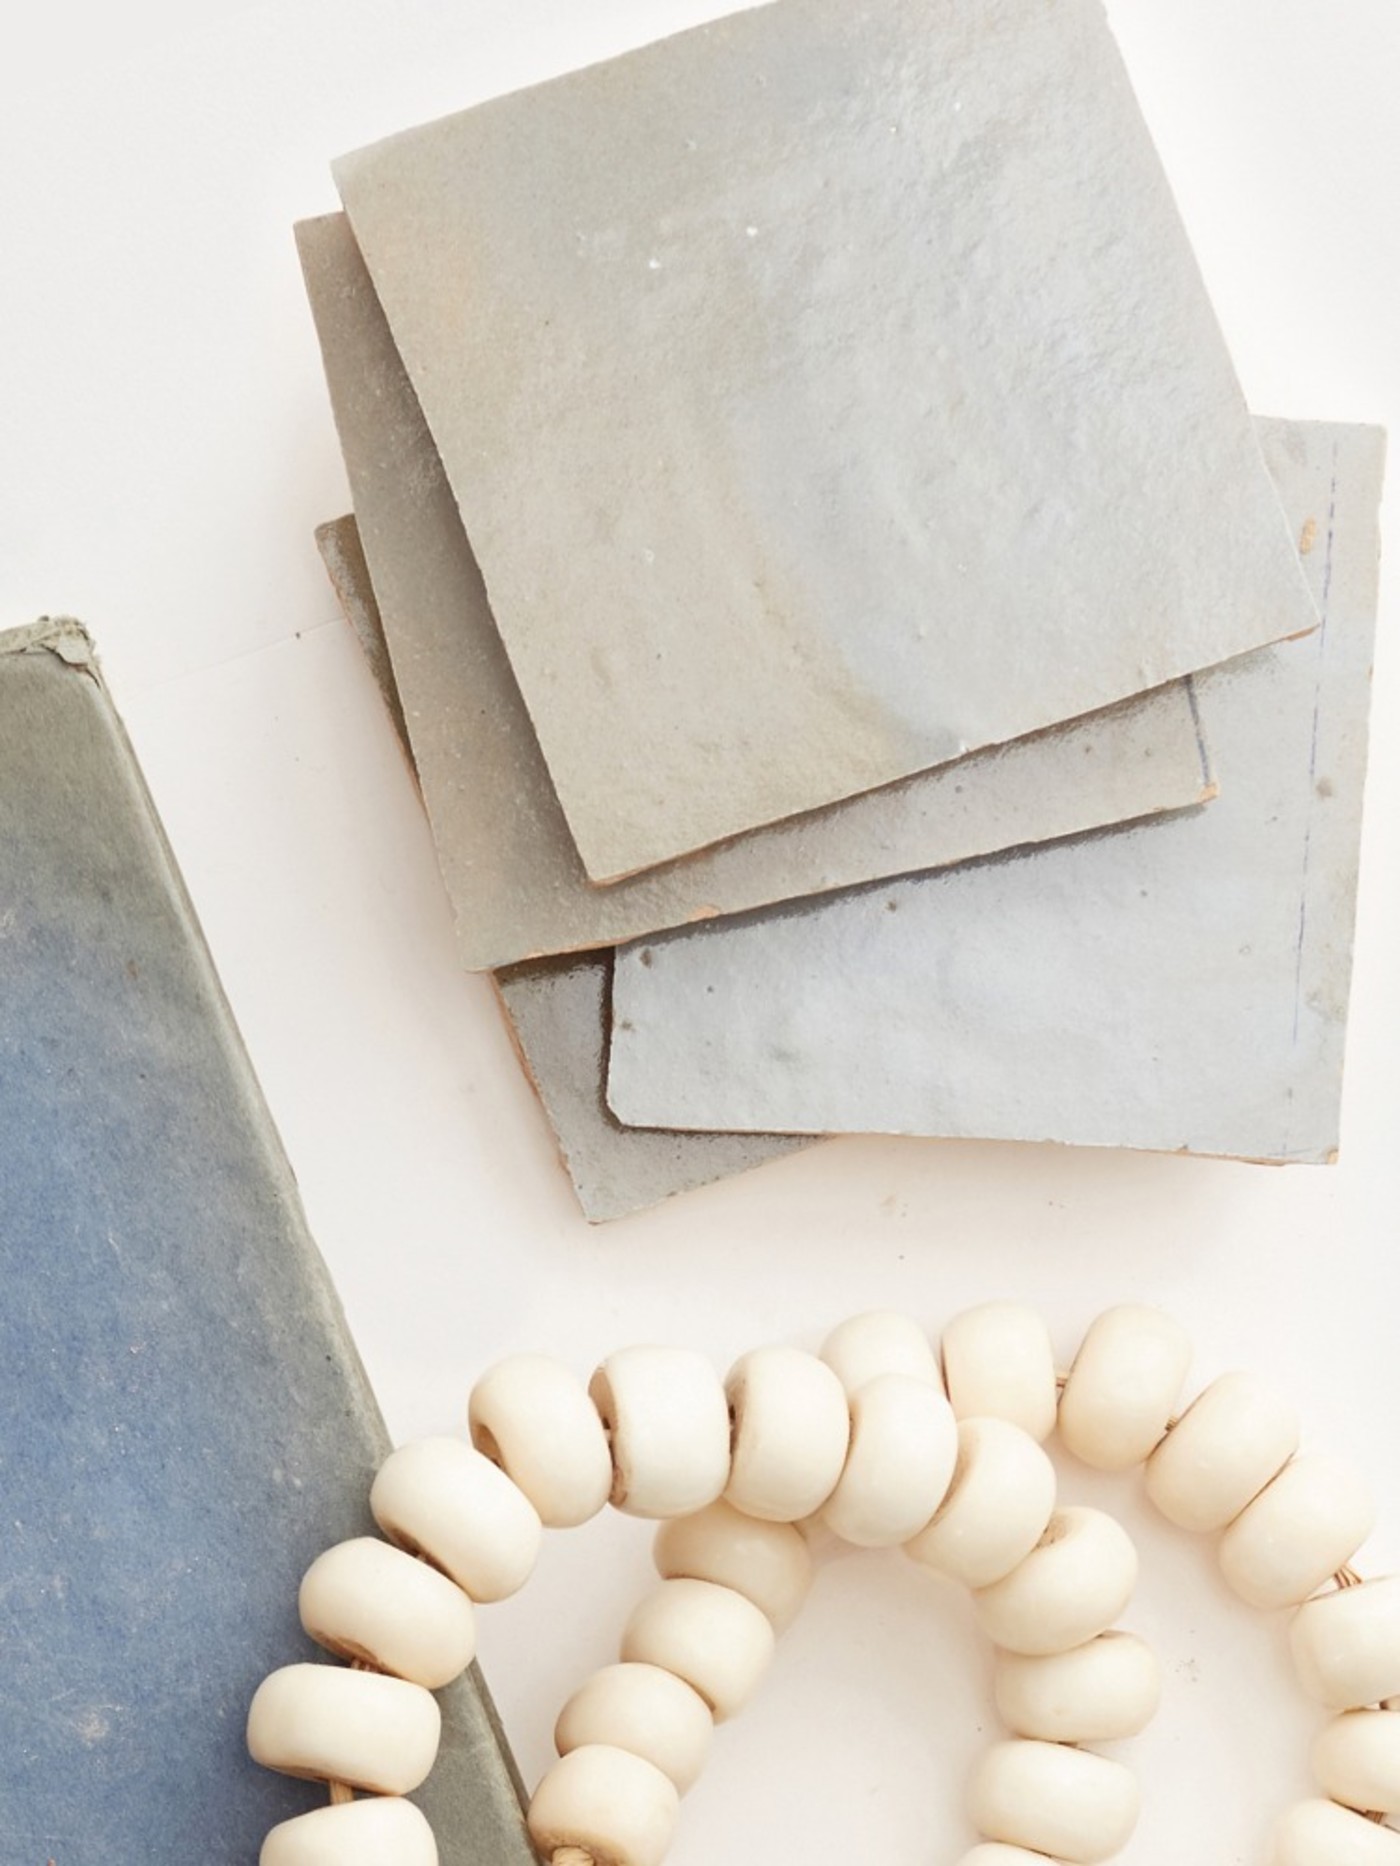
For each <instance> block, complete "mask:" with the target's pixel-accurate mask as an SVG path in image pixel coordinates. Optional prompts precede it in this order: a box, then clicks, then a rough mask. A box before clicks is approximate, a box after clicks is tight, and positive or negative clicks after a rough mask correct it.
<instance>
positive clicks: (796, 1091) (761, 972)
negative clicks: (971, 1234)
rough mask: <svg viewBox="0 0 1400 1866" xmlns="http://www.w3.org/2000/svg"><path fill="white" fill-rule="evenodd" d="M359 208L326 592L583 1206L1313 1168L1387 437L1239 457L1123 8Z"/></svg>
mask: <svg viewBox="0 0 1400 1866" xmlns="http://www.w3.org/2000/svg"><path fill="white" fill-rule="evenodd" d="M335 174H336V179H337V182H338V185H339V187H340V191H341V195H342V200H343V202H344V204H345V208H346V210H347V211H346V214H345V215H331V216H327V217H325V218H323V219H321V220H317V221H310V222H306V223H303V225H302V226H301V227H300V228H299V229H298V239H299V245H300V249H301V256H302V263H303V268H304V271H305V275H306V281H307V287H308V292H309V295H310V298H311V303H312V309H313V313H314V316H315V320H316V325H317V331H318V335H319V337H320V340H321V347H322V352H323V357H324V361H325V367H326V374H327V379H328V383H329V386H330V391H331V399H332V404H333V407H334V411H335V417H336V422H337V426H338V429H339V432H340V437H341V442H342V447H343V450H344V453H345V457H346V465H347V469H348V472H349V476H350V482H351V491H352V496H353V499H354V503H355V516H356V519H357V521H358V536H359V539H360V540H361V542H362V544H363V560H362V561H352V548H351V547H352V545H353V534H350V533H345V532H343V531H335V532H332V533H331V534H330V535H329V536H328V538H327V539H326V540H325V543H326V547H327V555H328V561H330V562H331V564H332V568H333V570H334V571H336V573H337V581H338V586H339V587H341V588H342V592H343V594H344V595H345V596H346V598H347V600H348V602H349V603H350V604H351V605H352V606H355V607H356V609H357V612H358V613H359V615H360V616H361V618H363V617H365V616H366V615H370V614H374V613H377V614H378V616H379V618H380V622H381V625H382V637H381V639H382V641H383V642H384V643H385V644H386V645H387V662H385V663H384V664H382V665H381V666H380V668H379V670H378V671H379V673H380V676H381V678H382V680H383V682H384V683H385V684H387V685H389V686H391V687H392V689H394V690H395V691H396V693H397V696H398V698H399V699H400V700H401V702H402V723H403V728H404V730H406V733H407V738H408V741H409V745H410V749H411V755H412V758H413V760H414V763H415V766H416V769H417V772H418V776H419V781H420V784H421V787H422V790H423V795H424V801H425V804H426V807H427V810H428V813H429V816H430V818H431V821H432V824H433V829H434V835H435V839H436V842H437V847H438V852H439V858H440V861H441V864H442V869H443V874H444V879H445V881H446V884H447V888H448V892H449V894H450V896H451V899H452V903H453V907H454V911H455V914H456V918H457V925H458V929H459V936H460V947H461V952H462V956H463V960H464V962H465V964H466V965H467V966H468V967H469V968H470V969H477V970H488V969H489V970H494V971H496V972H497V973H498V974H499V978H498V983H499V987H500V993H501V998H502V1002H503V1005H504V1007H505V1009H506V1012H507V1015H508V1017H510V1018H511V1019H512V1021H513V1023H514V1025H515V1028H516V1032H517V1039H518V1046H519V1047H520V1048H521V1050H522V1053H523V1055H524V1056H525V1058H526V1061H527V1065H528V1067H529V1069H530V1071H531V1074H532V1076H533V1078H534V1080H535V1083H536V1086H537V1087H538V1088H539V1090H540V1094H541V1098H542V1100H543V1101H544V1103H545V1105H546V1107H547V1109H548V1110H549V1112H550V1115H551V1118H552V1120H553V1121H554V1122H555V1125H556V1128H557V1130H558V1131H559V1133H560V1137H561V1149H562V1151H563V1153H564V1156H565V1159H566V1162H567V1164H568V1166H569V1169H570V1171H571V1173H572V1174H573V1176H574V1179H575V1183H576V1185H577V1186H578V1188H579V1191H580V1196H581V1198H582V1200H583V1203H584V1206H585V1210H586V1211H587V1212H588V1214H589V1215H590V1216H591V1217H604V1216H612V1215H615V1214H616V1213H619V1212H621V1211H624V1210H626V1209H630V1208H631V1207H633V1206H635V1205H640V1204H643V1203H647V1202H649V1201H650V1200H652V1199H654V1198H655V1197H658V1196H662V1195H664V1194H665V1193H666V1192H668V1191H673V1190H678V1189H681V1188H682V1187H684V1186H688V1185H692V1184H696V1183H699V1182H700V1181H702V1180H703V1179H706V1178H712V1177H716V1176H718V1175H719V1174H721V1173H725V1172H729V1171H733V1170H737V1169H739V1168H741V1167H743V1166H745V1165H749V1164H753V1163H755V1162H756V1161H757V1160H759V1159H762V1158H766V1157H768V1156H769V1155H770V1154H772V1153H773V1152H775V1151H779V1150H782V1149H784V1148H785V1147H788V1146H791V1145H794V1144H797V1142H796V1141H795V1140H793V1139H788V1140H784V1139H782V1138H780V1136H782V1135H788V1136H796V1135H800V1134H810V1133H814V1132H830V1131H837V1130H842V1131H870V1130H872V1129H873V1130H878V1131H889V1130H893V1131H898V1132H914V1133H926V1134H962V1135H967V1134H987V1135H999V1136H1002V1137H1019V1138H1051V1139H1062V1140H1072V1141H1088V1142H1095V1143H1099V1144H1120V1145H1134V1146H1144V1147H1158V1146H1173V1147H1185V1148H1188V1149H1191V1150H1198V1151H1205V1152H1229V1153H1241V1154H1246V1155H1249V1156H1250V1157H1259V1158H1271V1159H1272V1158H1289V1159H1293V1158H1318V1157H1326V1156H1328V1155H1329V1154H1330V1153H1331V1152H1332V1151H1333V1150H1334V1149H1335V1144H1336V1108H1337V1102H1338V1098H1339V1075H1340V1057H1341V1042H1342V1032H1343V1027H1344V1017H1345V998H1346V979H1347V971H1348V955H1349V949H1350V916H1351V891H1352V883H1353V879H1354V873H1353V871H1354V864H1355V848H1356V835H1357V825H1358V819H1359V796H1360V782H1361V775H1362V768H1363V765H1364V741H1365V698H1364V673H1365V669H1366V667H1367V665H1368V658H1369V642H1370V624H1371V619H1372V616H1373V611H1374V557H1375V528H1374V507H1375V503H1376V499H1377V497H1378V489H1379V476H1380V462H1381V449H1380V444H1379V440H1378V438H1377V437H1376V436H1375V435H1374V434H1372V433H1370V432H1369V431H1359V430H1341V429H1321V428H1301V427H1289V426H1285V425H1283V424H1272V425H1268V426H1266V427H1265V428H1264V429H1263V432H1262V439H1263V442H1264V447H1263V449H1262V450H1261V445H1260V439H1261V436H1260V434H1258V433H1256V430H1255V426H1254V424H1253V423H1252V422H1251V420H1250V418H1249V416H1248V414H1247V412H1246V410H1245V408H1244V404H1243V400H1242V398H1241V395H1240V391H1239V388H1238V385H1237V383H1236V381H1235V378H1234V375H1233V372H1232V368H1231V365H1230V361H1229V357H1228V355H1227V353H1226V350H1225V347H1224V344H1223V342H1222V340H1221V337H1220V333H1219V331H1218V328H1217V327H1216V324H1215V321H1214V318H1213V315H1212V313H1211V310H1210V306H1209V303H1208V301H1207V298H1206V296H1205V293H1204V290H1203V287H1202V284H1201V281H1200V278H1199V276H1198V274H1197V271H1196V268H1195V264H1194V260H1193V258H1192V255H1191V251H1190V247H1189V245H1188V243H1187V240H1186V237H1185V235H1184V232H1183V230H1182V228H1181V225H1180V223H1179V221H1178V219H1177V217H1176V213H1175V210H1174V207H1173V205H1172V202H1171V198H1170V194H1169V192H1168V190H1167V186H1166V183H1165V180H1164V178H1163V176H1162V174H1161V170H1160V167H1159V165H1158V163H1157V159H1156V156H1155V153H1154V151H1153V149H1152V145H1151V142H1150V139H1149V137H1148V135H1147V132H1146V129H1145V126H1144V125H1143V123H1142V120H1141V117H1140V115H1139V114H1138V111H1137V108H1136V105H1135V103H1134V100H1133V98H1132V94H1131V90H1130V88H1129V86H1128V82H1127V79H1126V76H1125V74H1124V72H1123V69H1122V65H1121V61H1120V60H1119V57H1118V54H1117V51H1116V48H1115V46H1114V43H1113V40H1112V37H1111V34H1110V33H1109V31H1108V29H1107V26H1106V24H1105V22H1104V20H1103V17H1102V13H1101V10H1100V9H1099V8H1098V7H1097V6H1096V5H1095V4H1093V0H1061V4H1058V5H1057V6H1055V7H1053V8H1046V9H1041V10H1040V11H1039V12H1037V13H1036V15H1035V17H1034V18H1029V17H1019V16H1018V17H1015V18H1013V17H1012V16H1011V15H1009V14H1008V13H1007V10H1006V9H1005V8H1004V7H1002V6H1000V5H998V4H995V0H973V3H972V4H970V5H968V6H966V7H962V8H959V9H958V10H957V11H956V13H952V14H948V15H945V16H940V17H939V18H938V19H936V20H933V21H930V19H929V17H928V15H927V12H926V9H922V8H919V7H918V6H916V5H914V4H913V3H912V0H877V4H876V5H874V6H871V7H866V8H862V9H859V10H858V12H856V13H853V12H852V11H851V9H849V8H848V7H845V6H844V5H841V4H837V0H774V4H771V5H768V6H764V7H760V8H757V9H754V10H752V11H750V12H746V13H742V14H739V15H736V16H734V17H731V18H728V19H724V20H721V21H719V22H717V23H715V24H714V25H711V26H706V27H702V28H699V29H697V30H695V31H691V32H688V33H684V34H681V35H679V36H678V37H676V38H673V39H669V40H665V41H662V42H661V43H659V44H657V45H653V46H649V47H646V48H643V49H642V50H641V51H638V52H635V53H631V54H628V55H626V56H625V57H623V58H620V59H616V60H613V61H611V62H610V63H608V64H604V65H600V66H595V67H592V68H590V69H589V70H587V71H584V72H580V73H576V74H573V75H571V76H568V77H565V78H561V79H556V80H553V81H552V82H550V83H547V84H544V85H540V86H538V87H536V88H534V89H531V90H527V91H523V92H520V93H517V94H515V95H514V96H510V97H506V98H501V99H498V100H495V101H493V102H491V103H488V104H485V105H481V106H478V107H477V108H475V109H472V110H469V111H466V112H463V113H461V114H460V115H458V116H455V117H451V118H448V119H445V120H443V121H442V122H439V123H436V124H430V125H428V126H426V127H424V128H421V129H416V130H411V131H409V132H407V133H405V134H403V135H400V136H396V137H393V138H391V139H390V140H389V141H387V142H384V143H380V144H377V145H375V146H373V147H371V148H369V149H366V150H362V151H359V152H357V153H356V154H354V155H352V156H348V157H345V158H342V159H341V160H340V161H339V162H338V163H337V164H336V165H335ZM1266 454H1267V456H1268V463H1267V465H1266V459H1265V455H1266ZM1275 481H1277V487H1276V485H1275ZM1280 494H1281V495H1282V499H1280ZM1300 550H1301V551H1302V552H1303V553H1304V556H1303V562H1302V564H1301V565H1300V561H1299V552H1300ZM1305 573H1306V574H1305ZM371 584H372V589H371V588H369V587H368V585H371ZM1319 610H1320V611H1321V613H1322V617H1323V621H1322V625H1321V627H1319V626H1318V617H1319ZM1298 638H1302V639H1298ZM1271 644H1282V645H1278V646H1271ZM376 652H381V650H379V649H376ZM1221 663H1229V666H1228V667H1225V668H1221V666H1220V664H1221ZM1202 670H1214V671H1211V672H1203V671H1202ZM1212 761H1214V763H1215V764H1216V765H1218V767H1219V768H1218V770H1216V769H1214V768H1213V763H1212ZM1217 780H1218V782H1219V783H1220V785H1221V786H1222V788H1223V790H1224V792H1225V799H1224V800H1223V801H1222V802H1221V803H1218V804H1213V805H1211V807H1210V808H1208V809H1201V808H1200V807H1198V806H1201V805H1203V804H1206V803H1208V802H1209V800H1210V799H1211V798H1212V797H1213V796H1214V793H1215V787H1216V782H1217ZM1124 825H1127V826H1129V827H1126V828H1125V827H1120V826H1124ZM874 884H878V885H874ZM735 916H742V917H741V918H734V917H735ZM629 942H632V944H630V945H629V944H628V943H629ZM619 946H621V947H623V948H624V951H623V954H622V956H621V958H620V959H619V960H618V962H617V964H616V970H615V973H614V967H613V957H612V949H614V948H617V947H619ZM562 955H575V957H574V958H572V959H570V958H566V957H563V956H562ZM610 993H611V994H612V1002H611V1006H609V994H610ZM1192 1033H1194V1035H1193V1034H1192ZM610 1036H611V1059H610V1058H609V1048H610ZM605 1080H606V1082H607V1099H605V1094H604V1085H605ZM609 1102H610V1103H611V1105H610V1106H609ZM723 1130H732V1131H728V1132H725V1131H723Z"/></svg>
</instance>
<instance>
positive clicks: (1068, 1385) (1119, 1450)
mask: <svg viewBox="0 0 1400 1866" xmlns="http://www.w3.org/2000/svg"><path fill="white" fill-rule="evenodd" d="M1190 1365H1191V1342H1190V1339H1189V1338H1188V1336H1187V1334H1186V1331H1185V1329H1184V1328H1182V1327H1181V1326H1180V1324H1179V1323H1177V1322H1174V1321H1173V1320H1172V1318H1171V1317H1170V1316H1169V1315H1163V1314H1162V1313H1161V1312H1160V1310H1157V1309H1147V1308H1143V1307H1141V1306H1139V1305H1138V1304H1135V1303H1129V1304H1126V1305H1125V1306H1124V1307H1122V1308H1118V1309H1109V1310H1107V1311H1106V1312H1105V1313H1104V1314H1103V1315H1101V1316H1099V1318H1098V1320H1097V1321H1096V1322H1094V1324H1093V1325H1092V1327H1091V1328H1090V1329H1089V1332H1088V1334H1087V1335H1085V1337H1084V1340H1083V1343H1082V1345H1081V1347H1080V1349H1079V1352H1078V1354H1077V1355H1076V1356H1075V1359H1074V1365H1073V1367H1072V1368H1071V1369H1070V1373H1069V1378H1068V1380H1067V1381H1066V1382H1065V1390H1064V1392H1063V1393H1062V1394H1061V1396H1060V1413H1059V1425H1060V1442H1061V1443H1062V1444H1063V1445H1064V1447H1065V1449H1066V1450H1067V1451H1068V1452H1070V1453H1072V1454H1073V1456H1074V1457H1076V1458H1078V1459H1079V1460H1080V1462H1081V1463H1083V1464H1088V1465H1092V1466H1093V1468H1094V1469H1095V1470H1097V1471H1128V1470H1131V1469H1132V1467H1133V1466H1134V1465H1135V1464H1141V1463H1142V1461H1143V1460H1144V1458H1146V1457H1147V1456H1148V1454H1149V1453H1150V1452H1151V1451H1153V1450H1154V1449H1155V1447H1156V1446H1157V1445H1159V1444H1160V1443H1161V1441H1162V1438H1163V1437H1164V1435H1165V1433H1166V1430H1167V1426H1168V1424H1169V1422H1170V1420H1171V1417H1172V1414H1173V1413H1174V1412H1175V1410H1176V1403H1177V1400H1178V1399H1179V1398H1180V1396H1181V1388H1182V1383H1183V1382H1184V1381H1185V1379H1186V1370H1187V1369H1188V1368H1189V1367H1190Z"/></svg>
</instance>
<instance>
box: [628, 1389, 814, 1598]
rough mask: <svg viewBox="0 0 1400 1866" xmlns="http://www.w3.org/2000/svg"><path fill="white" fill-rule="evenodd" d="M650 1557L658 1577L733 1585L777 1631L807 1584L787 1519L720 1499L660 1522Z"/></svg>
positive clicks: (807, 1561) (808, 1559) (802, 1545)
mask: <svg viewBox="0 0 1400 1866" xmlns="http://www.w3.org/2000/svg"><path fill="white" fill-rule="evenodd" d="M844 1404H845V1400H844V1398H843V1400H842V1405H843V1406H844ZM652 1559H653V1560H654V1561H655V1563H656V1570H657V1573H658V1574H659V1575H660V1576H661V1577H662V1579H663V1580H666V1581H673V1580H689V1581H716V1582H718V1583H719V1585H720V1586H721V1587H731V1588H733V1590H734V1592H735V1593H736V1594H743V1595H744V1596H745V1598H746V1599H748V1600H751V1601H752V1602H753V1604H754V1606H755V1607H757V1608H759V1610H760V1611H761V1612H763V1613H764V1614H766V1615H767V1617H768V1618H769V1620H771V1621H772V1623H773V1630H774V1631H775V1632H778V1633H781V1632H782V1630H783V1629H784V1627H786V1626H789V1625H791V1623H792V1621H793V1620H794V1619H795V1618H796V1615H797V1610H798V1608H799V1607H800V1606H801V1605H802V1603H803V1601H804V1600H805V1599H806V1598H807V1591H808V1589H809V1588H810V1587H811V1585H812V1556H811V1552H810V1551H809V1549H808V1547H807V1544H806V1541H805V1540H804V1539H803V1537H802V1536H801V1535H800V1534H799V1532H798V1531H797V1530H796V1529H794V1528H793V1527H792V1526H791V1524H789V1523H768V1522H760V1521H758V1520H757V1518H755V1517H752V1516H745V1515H744V1514H743V1513H742V1512H741V1511H739V1510H735V1509H731V1508H730V1506H729V1505H728V1504H727V1503H725V1502H724V1501H722V1500H721V1501H720V1502H719V1503H712V1504H711V1505H710V1506H709V1508H708V1509H705V1510H700V1511H699V1512H698V1513H697V1514H696V1515H694V1516H675V1517H673V1518H672V1519H671V1521H670V1522H669V1523H663V1524H662V1525H661V1527H660V1528H659V1529H658V1530H657V1532H656V1541H655V1543H654V1545H653V1547H652Z"/></svg>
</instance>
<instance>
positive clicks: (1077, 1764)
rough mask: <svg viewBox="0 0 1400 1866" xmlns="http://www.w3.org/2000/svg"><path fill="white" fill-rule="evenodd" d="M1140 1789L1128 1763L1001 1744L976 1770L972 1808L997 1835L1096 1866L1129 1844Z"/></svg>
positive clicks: (1052, 1746) (1048, 1746) (979, 1823)
mask: <svg viewBox="0 0 1400 1866" xmlns="http://www.w3.org/2000/svg"><path fill="white" fill-rule="evenodd" d="M1138 1805H1139V1801H1138V1786H1137V1782H1136V1781H1135V1779H1134V1778H1133V1776H1132V1775H1131V1773H1130V1772H1129V1771H1128V1770H1127V1769H1125V1768H1124V1767H1123V1765H1122V1763H1119V1762H1110V1761H1109V1759H1108V1757H1107V1756H1096V1755H1095V1754H1094V1752H1093V1751H1092V1750H1088V1749H1069V1748H1066V1747H1065V1746H1064V1745H1062V1744H1060V1743H1027V1742H1020V1741H1017V1742H1011V1743H998V1744H996V1745H995V1746H994V1747H993V1748H991V1749H990V1750H988V1751H987V1753H986V1755H985V1756H983V1757H982V1758H981V1760H980V1761H979V1763H978V1764H977V1767H976V1768H975V1769H974V1770H973V1774H972V1782H971V1786H970V1789H969V1792H968V1812H969V1814H970V1815H971V1817H972V1824H973V1826H974V1827H975V1828H976V1829H977V1831H978V1832H979V1833H983V1834H986V1835H987V1837H988V1838H989V1839H991V1840H1000V1841H1004V1842H1006V1843H1008V1844H1009V1845H1012V1846H1018V1847H1026V1848H1028V1849H1029V1850H1030V1851H1031V1852H1033V1853H1049V1854H1053V1855H1054V1857H1055V1858H1056V1859H1059V1860H1068V1861H1071V1862H1072V1863H1073V1866H1093V1862H1096V1861H1098V1860H1106V1859H1108V1858H1110V1857H1111V1856H1112V1855H1113V1854H1114V1853H1116V1852H1117V1851H1118V1850H1119V1848H1120V1847H1122V1846H1124V1845H1125V1844H1126V1843H1127V1840H1128V1837H1129V1835H1130V1834H1131V1833H1132V1831H1133V1828H1134V1827H1135V1826H1136V1824H1137V1817H1138Z"/></svg>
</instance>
